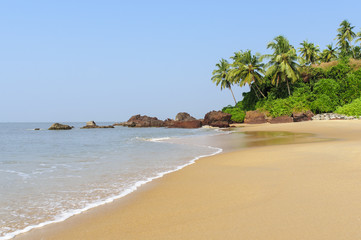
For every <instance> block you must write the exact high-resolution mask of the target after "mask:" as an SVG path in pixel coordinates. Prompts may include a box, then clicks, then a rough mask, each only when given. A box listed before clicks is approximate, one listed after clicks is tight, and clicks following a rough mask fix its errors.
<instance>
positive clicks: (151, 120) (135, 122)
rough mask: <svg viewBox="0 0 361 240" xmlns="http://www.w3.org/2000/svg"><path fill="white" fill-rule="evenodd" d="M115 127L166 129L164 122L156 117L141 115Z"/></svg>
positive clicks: (116, 124)
mask: <svg viewBox="0 0 361 240" xmlns="http://www.w3.org/2000/svg"><path fill="white" fill-rule="evenodd" d="M113 126H124V127H164V121H162V120H159V119H158V118H156V117H148V116H145V115H144V116H142V115H140V114H138V115H134V116H132V117H131V118H129V120H128V121H127V122H122V123H115V124H113Z"/></svg>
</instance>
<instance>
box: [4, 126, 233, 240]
mask: <svg viewBox="0 0 361 240" xmlns="http://www.w3.org/2000/svg"><path fill="white" fill-rule="evenodd" d="M215 130H216V129H215ZM215 132H217V133H215V134H211V135H205V136H203V137H213V136H218V135H223V134H228V133H223V132H219V131H215ZM194 137H197V136H192V137H191V138H194ZM169 139H170V138H169V137H164V138H150V139H146V140H144V141H150V142H164V141H167V140H169ZM176 139H177V138H176ZM169 143H170V144H182V143H173V142H169ZM199 146H200V147H207V148H209V149H212V150H214V152H213V153H210V154H205V155H199V156H195V157H193V158H192V159H190V160H188V161H187V162H186V163H184V164H182V165H179V166H177V167H175V168H174V169H171V170H167V171H163V172H159V173H157V174H156V176H154V177H149V178H147V179H146V180H140V181H138V182H136V183H135V184H134V185H133V186H131V187H129V188H127V189H125V190H124V191H123V192H121V193H120V194H118V195H116V196H111V197H109V198H106V199H103V200H101V201H98V202H94V203H90V204H88V205H87V206H85V207H84V208H82V209H75V210H72V211H69V212H65V213H63V214H61V215H59V216H58V217H57V218H56V219H54V220H49V221H46V222H41V223H39V224H36V225H31V226H28V227H26V228H24V229H20V230H17V231H15V232H11V233H8V234H7V235H5V236H0V240H8V239H18V237H21V236H23V235H26V234H27V233H28V232H31V231H33V230H37V229H39V228H43V227H47V226H49V225H53V224H61V223H62V222H64V221H67V220H68V219H69V218H72V217H75V216H77V215H80V214H83V213H85V212H87V211H91V210H93V209H95V208H98V207H102V206H104V205H107V204H111V203H113V202H115V201H118V200H120V199H122V198H124V197H126V196H128V195H129V194H132V193H133V192H136V191H138V190H139V189H140V188H144V187H145V185H148V184H150V183H152V182H153V181H154V180H157V179H161V178H162V177H164V176H165V175H167V174H170V173H173V172H176V171H179V170H181V169H183V168H185V167H187V166H189V165H192V164H194V163H195V162H196V161H197V160H199V159H201V158H205V157H210V156H214V155H217V154H219V153H221V152H222V151H223V149H221V148H218V147H213V146H208V145H207V146H206V145H204V146H203V145H199Z"/></svg>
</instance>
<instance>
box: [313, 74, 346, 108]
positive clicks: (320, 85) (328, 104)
mask: <svg viewBox="0 0 361 240" xmlns="http://www.w3.org/2000/svg"><path fill="white" fill-rule="evenodd" d="M339 92H340V84H339V83H338V82H336V81H335V80H333V79H321V80H319V81H318V82H317V83H316V84H315V85H314V88H313V93H314V97H315V101H313V102H312V103H311V104H310V105H311V110H312V112H315V113H323V112H333V111H334V110H335V109H336V107H337V106H338V105H339V104H340V101H339V98H340V97H339Z"/></svg>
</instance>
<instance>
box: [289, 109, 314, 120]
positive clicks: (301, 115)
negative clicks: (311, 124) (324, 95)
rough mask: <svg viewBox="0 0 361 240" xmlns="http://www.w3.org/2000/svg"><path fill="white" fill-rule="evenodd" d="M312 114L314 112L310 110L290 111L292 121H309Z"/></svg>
mask: <svg viewBox="0 0 361 240" xmlns="http://www.w3.org/2000/svg"><path fill="white" fill-rule="evenodd" d="M313 116H314V114H313V112H311V111H307V112H294V113H292V117H293V121H294V122H303V121H311V120H312V117H313Z"/></svg>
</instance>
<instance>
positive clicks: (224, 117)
mask: <svg viewBox="0 0 361 240" xmlns="http://www.w3.org/2000/svg"><path fill="white" fill-rule="evenodd" d="M231 117H232V115H231V114H229V113H224V112H222V111H211V112H209V113H207V114H206V115H205V116H204V120H203V122H202V125H209V126H211V127H222V128H223V127H229V124H230V123H231Z"/></svg>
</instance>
